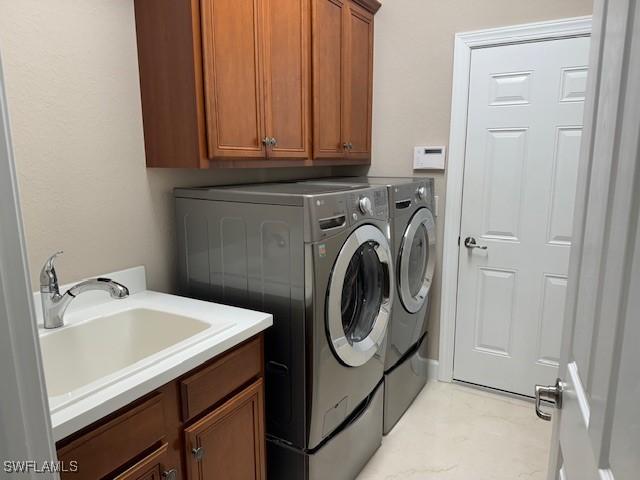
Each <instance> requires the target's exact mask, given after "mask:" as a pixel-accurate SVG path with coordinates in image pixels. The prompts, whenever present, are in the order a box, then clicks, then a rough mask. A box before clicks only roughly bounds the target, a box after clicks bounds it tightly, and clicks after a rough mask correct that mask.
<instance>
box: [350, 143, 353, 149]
mask: <svg viewBox="0 0 640 480" xmlns="http://www.w3.org/2000/svg"><path fill="white" fill-rule="evenodd" d="M351 150H353V143H351V142H349V151H351Z"/></svg>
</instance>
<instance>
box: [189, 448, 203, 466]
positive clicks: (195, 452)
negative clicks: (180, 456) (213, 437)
mask: <svg viewBox="0 0 640 480" xmlns="http://www.w3.org/2000/svg"><path fill="white" fill-rule="evenodd" d="M191 453H192V454H193V456H194V457H195V459H196V460H197V461H198V462H199V461H200V460H202V457H203V456H204V450H203V448H202V447H198V448H192V449H191Z"/></svg>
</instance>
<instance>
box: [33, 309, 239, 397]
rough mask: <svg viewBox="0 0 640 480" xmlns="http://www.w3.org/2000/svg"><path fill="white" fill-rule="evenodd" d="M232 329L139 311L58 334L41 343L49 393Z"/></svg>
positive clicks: (225, 324) (225, 323) (66, 390)
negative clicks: (203, 335) (204, 334)
mask: <svg viewBox="0 0 640 480" xmlns="http://www.w3.org/2000/svg"><path fill="white" fill-rule="evenodd" d="M231 326H233V322H230V321H223V322H214V323H207V322H203V321H201V320H196V319H195V318H190V317H186V316H182V315H175V314H172V313H167V312H163V311H159V310H152V309H147V308H134V309H130V310H125V311H121V312H118V313H115V314H112V315H107V316H101V317H97V318H95V319H93V320H89V321H87V322H82V323H78V324H74V325H70V326H68V327H66V328H62V329H60V330H58V331H52V332H50V333H47V334H46V335H43V336H41V338H40V345H41V348H42V360H43V362H42V363H43V365H44V375H45V380H46V383H47V390H48V394H49V396H50V397H56V396H59V395H65V394H69V393H71V392H72V391H74V390H76V389H78V388H81V387H83V386H85V385H88V384H90V383H92V382H96V381H98V380H100V379H103V378H105V377H107V376H110V375H112V374H114V373H115V372H119V371H124V370H127V371H128V370H129V368H128V367H132V366H133V365H135V364H137V363H139V362H142V361H143V360H144V359H146V358H148V357H153V358H154V360H156V359H157V357H158V355H157V354H159V353H160V352H162V351H163V350H167V349H169V347H172V346H174V345H176V344H178V343H180V342H182V341H184V340H186V339H188V338H190V337H193V336H195V335H197V334H198V333H201V332H204V331H205V330H207V335H213V334H215V333H217V332H220V331H222V330H225V329H227V328H229V327H231ZM172 351H173V350H170V351H169V353H172ZM160 356H161V355H160Z"/></svg>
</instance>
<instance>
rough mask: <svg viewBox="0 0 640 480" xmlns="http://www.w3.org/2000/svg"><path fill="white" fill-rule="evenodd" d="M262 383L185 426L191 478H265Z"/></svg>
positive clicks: (232, 479) (200, 479)
mask: <svg viewBox="0 0 640 480" xmlns="http://www.w3.org/2000/svg"><path fill="white" fill-rule="evenodd" d="M263 391H264V390H263V383H262V380H258V381H257V382H255V383H254V384H253V385H251V386H250V387H247V388H246V389H245V390H244V391H242V392H241V393H239V394H238V395H236V396H235V397H233V398H231V400H229V401H228V402H227V403H225V404H224V405H222V406H221V407H220V408H218V409H216V410H214V411H213V412H211V413H210V414H209V415H207V416H206V417H204V418H203V419H202V420H200V421H198V422H196V423H195V424H194V425H192V426H190V427H188V428H187V429H185V437H186V448H187V467H188V478H189V479H190V480H208V479H211V478H220V475H224V478H225V479H228V480H251V479H256V480H258V479H264V478H265V472H264V465H265V463H264V449H265V445H264V414H263V395H264V393H263Z"/></svg>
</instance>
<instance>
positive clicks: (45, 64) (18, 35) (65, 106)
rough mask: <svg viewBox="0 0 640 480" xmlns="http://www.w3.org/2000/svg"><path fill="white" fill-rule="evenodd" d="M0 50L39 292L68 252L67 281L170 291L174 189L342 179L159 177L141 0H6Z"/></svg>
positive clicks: (212, 174)
mask: <svg viewBox="0 0 640 480" xmlns="http://www.w3.org/2000/svg"><path fill="white" fill-rule="evenodd" d="M176 1H177V0H176ZM0 49H1V50H2V52H3V55H4V60H5V76H6V83H7V96H8V103H9V112H10V117H11V124H12V127H13V141H14V147H15V157H16V163H17V170H18V178H19V186H20V193H21V195H20V197H21V202H22V211H23V215H24V224H25V230H26V234H27V248H28V257H29V264H30V270H31V278H32V284H33V287H34V288H37V285H38V272H39V269H40V267H41V265H42V263H43V262H44V260H45V259H46V258H47V256H48V255H49V254H51V253H52V252H54V251H56V250H58V249H62V250H64V251H65V255H64V256H63V257H61V258H60V260H59V270H58V272H59V274H60V275H61V280H62V281H63V282H65V283H66V282H71V281H75V280H77V279H80V278H83V277H87V276H91V275H96V274H99V273H104V272H109V271H113V270H119V269H122V268H125V267H129V266H134V265H140V264H143V265H146V267H147V273H148V276H149V286H150V288H152V289H157V290H163V291H169V290H171V289H172V288H173V285H174V283H173V280H174V277H175V273H174V272H175V252H174V251H175V247H174V242H175V240H174V229H173V201H172V196H171V191H172V188H173V187H175V186H189V185H212V184H217V183H247V182H254V181H255V182H260V181H267V180H275V179H284V178H292V177H305V176H311V175H328V174H330V173H331V170H330V169H327V168H322V169H313V170H310V169H300V168H299V169H273V170H256V169H254V170H242V171H230V170H212V171H188V170H157V169H147V168H146V167H145V154H144V144H143V133H142V117H141V107H140V88H139V79H138V58H137V50H136V37H135V22H134V12H133V0H55V1H42V0H19V1H16V0H0Z"/></svg>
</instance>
